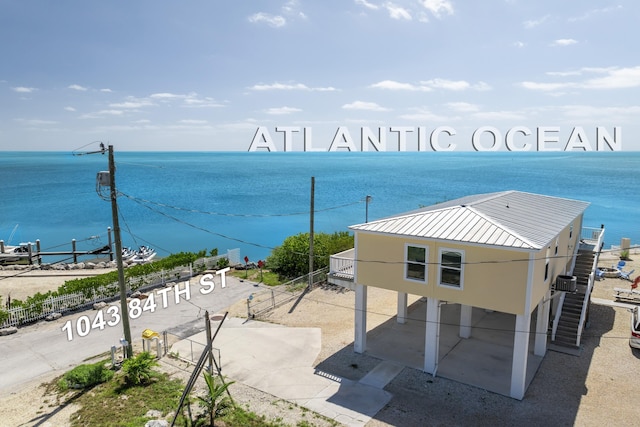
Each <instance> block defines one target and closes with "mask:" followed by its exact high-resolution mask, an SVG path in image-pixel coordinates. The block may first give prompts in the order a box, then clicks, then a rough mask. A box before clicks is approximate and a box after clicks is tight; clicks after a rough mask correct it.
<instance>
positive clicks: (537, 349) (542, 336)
mask: <svg viewBox="0 0 640 427" xmlns="http://www.w3.org/2000/svg"><path fill="white" fill-rule="evenodd" d="M550 298H551V290H548V291H547V293H546V294H545V295H544V297H543V298H542V300H541V301H540V302H539V303H538V318H537V319H536V338H535V342H534V347H533V354H535V355H536V356H544V355H545V354H546V353H547V331H548V330H549V310H550V309H551V302H550V301H549V299H550Z"/></svg>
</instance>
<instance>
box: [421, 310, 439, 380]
mask: <svg viewBox="0 0 640 427" xmlns="http://www.w3.org/2000/svg"><path fill="white" fill-rule="evenodd" d="M426 317H427V324H426V326H425V335H424V338H425V339H424V371H425V372H427V373H429V374H431V375H433V376H435V375H436V371H437V370H438V350H439V339H440V337H439V335H440V300H439V299H435V298H427V316H426Z"/></svg>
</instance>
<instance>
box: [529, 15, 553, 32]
mask: <svg viewBox="0 0 640 427" xmlns="http://www.w3.org/2000/svg"><path fill="white" fill-rule="evenodd" d="M547 19H549V15H546V16H543V17H542V18H539V19H531V20H528V21H524V23H523V25H524V28H526V29H527V30H530V29H532V28H535V27H538V26H540V25H542V24H544V23H545V22H546V21H547Z"/></svg>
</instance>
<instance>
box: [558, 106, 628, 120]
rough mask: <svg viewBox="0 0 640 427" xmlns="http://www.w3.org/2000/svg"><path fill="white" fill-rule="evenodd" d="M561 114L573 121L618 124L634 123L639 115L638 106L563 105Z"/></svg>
mask: <svg viewBox="0 0 640 427" xmlns="http://www.w3.org/2000/svg"><path fill="white" fill-rule="evenodd" d="M559 109H560V110H561V111H562V113H563V114H564V115H565V116H566V117H569V118H571V119H573V120H584V121H597V122H605V121H611V122H614V123H620V122H621V121H622V120H625V121H632V122H635V121H636V118H637V117H638V115H640V106H638V105H631V106H624V107H620V106H611V107H594V106H591V105H564V106H562V107H560V108H559Z"/></svg>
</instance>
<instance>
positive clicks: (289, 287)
mask: <svg viewBox="0 0 640 427" xmlns="http://www.w3.org/2000/svg"><path fill="white" fill-rule="evenodd" d="M328 272H329V267H325V268H321V269H319V270H316V271H314V272H313V277H312V279H311V282H312V283H311V286H308V285H309V275H308V274H305V275H304V276H300V277H298V278H296V279H293V280H291V281H289V282H286V283H283V284H282V285H280V286H278V288H277V289H265V290H263V291H261V292H254V293H252V294H251V295H250V296H249V298H247V317H248V318H250V319H255V318H256V317H260V316H264V315H265V314H266V313H268V312H269V311H271V310H273V309H275V308H276V307H280V306H281V305H283V304H286V303H288V302H290V301H293V300H294V299H296V298H299V297H300V296H301V295H302V294H303V293H304V292H306V291H307V290H308V289H310V288H313V287H314V286H317V285H319V284H322V283H326V281H327V273H328Z"/></svg>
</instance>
